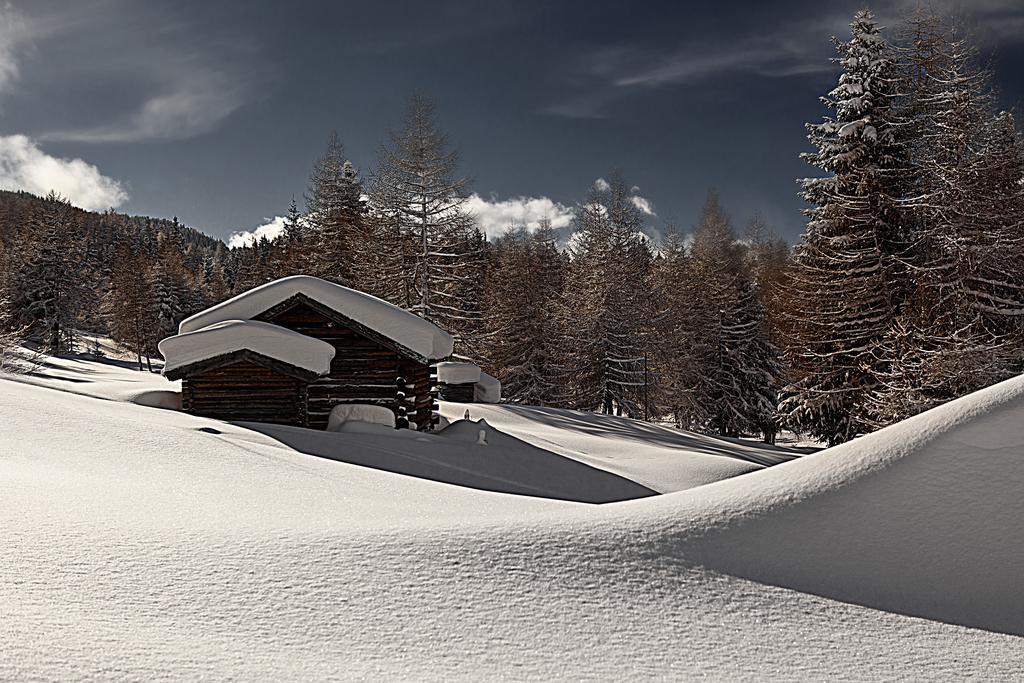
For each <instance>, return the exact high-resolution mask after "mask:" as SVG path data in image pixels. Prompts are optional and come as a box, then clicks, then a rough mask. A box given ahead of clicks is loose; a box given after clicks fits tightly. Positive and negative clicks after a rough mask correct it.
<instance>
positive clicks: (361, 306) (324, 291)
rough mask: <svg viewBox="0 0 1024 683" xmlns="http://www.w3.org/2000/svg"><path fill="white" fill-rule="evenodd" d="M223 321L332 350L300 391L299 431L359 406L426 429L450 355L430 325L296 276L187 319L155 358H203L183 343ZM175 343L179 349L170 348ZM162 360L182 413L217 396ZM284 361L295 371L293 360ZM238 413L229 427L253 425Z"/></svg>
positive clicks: (446, 341)
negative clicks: (178, 389) (177, 385)
mask: <svg viewBox="0 0 1024 683" xmlns="http://www.w3.org/2000/svg"><path fill="white" fill-rule="evenodd" d="M225 321H248V322H250V323H251V322H257V323H261V324H263V325H266V326H267V327H271V328H277V329H281V330H282V331H283V332H287V333H290V334H293V335H296V336H297V337H300V338H305V339H308V340H310V341H312V342H316V343H318V344H321V345H322V346H320V347H318V348H321V349H323V348H324V346H326V347H329V348H330V349H331V350H332V352H333V355H332V357H331V358H330V359H329V364H328V366H327V367H326V368H321V367H318V368H317V370H320V369H323V370H324V371H323V372H318V373H317V374H316V375H315V376H314V377H313V378H312V379H310V380H309V382H308V386H307V387H306V389H305V399H304V401H305V412H304V419H303V422H302V423H301V424H302V425H303V426H309V427H314V428H320V429H323V428H326V427H327V423H328V419H329V416H330V414H331V411H332V409H333V408H334V407H335V406H338V405H345V404H365V405H377V406H385V407H387V408H389V409H391V410H392V411H394V413H395V415H396V418H397V420H398V424H399V425H404V420H406V419H407V420H408V421H409V422H410V426H412V425H415V427H416V428H418V429H420V430H427V429H431V428H432V425H433V422H434V420H435V416H434V408H435V404H434V393H433V389H434V385H435V381H436V377H435V375H434V373H433V370H434V368H433V366H434V363H436V362H437V361H439V360H441V359H443V358H446V357H448V356H449V355H451V352H452V338H451V336H450V335H449V334H448V333H446V332H444V331H443V330H441V329H440V328H438V327H437V326H436V325H434V324H432V323H430V322H428V321H426V320H424V319H422V318H420V317H418V316H416V315H414V314H412V313H409V312H408V311H405V310H403V309H401V308H399V307H397V306H394V305H392V304H390V303H388V302H386V301H383V300H381V299H378V298H376V297H374V296H371V295H369V294H365V293H363V292H359V291H356V290H354V289H349V288H348V287H342V286H340V285H336V284H333V283H330V282H327V281H325V280H321V279H319V278H315V277H310V276H306V275H295V276H291V277H286V278H282V279H280V280H275V281H274V282H269V283H267V284H265V285H261V286H260V287H256V288H255V289H251V290H249V291H247V292H243V293H242V294H239V295H237V296H235V297H233V298H231V299H228V300H227V301H225V302H223V303H221V304H218V305H216V306H213V307H211V308H208V309H206V310H205V311H202V312H200V313H197V314H196V315H193V316H192V317H190V318H186V319H185V320H184V321H182V323H181V325H179V327H178V332H179V334H178V335H176V336H175V337H170V338H168V339H166V340H164V341H163V342H161V347H160V348H161V351H162V352H163V351H164V349H165V345H167V346H166V348H167V350H168V351H169V352H171V355H172V356H175V355H176V354H179V353H181V351H180V350H179V349H180V348H184V347H194V348H196V349H197V350H196V351H195V352H194V353H196V354H198V355H209V354H210V353H211V352H212V351H211V350H210V349H205V350H204V346H205V345H206V343H207V342H206V341H205V340H193V341H189V338H190V335H194V334H198V333H199V332H202V331H204V330H208V329H209V328H211V327H215V326H217V325H219V324H222V323H224V322H225ZM182 339H184V340H185V341H184V342H180V341H174V340H182ZM286 346H287V345H286ZM244 348H245V349H246V350H248V351H250V352H255V351H256V350H254V349H251V348H249V347H244ZM296 348H299V347H298V345H296ZM264 351H266V348H264ZM164 355H165V358H167V360H168V364H169V365H170V367H171V370H170V372H168V371H167V370H166V369H165V374H167V375H168V376H169V377H170V376H172V375H173V376H176V377H181V378H182V402H183V407H184V406H185V401H186V393H187V392H188V393H191V394H193V395H196V394H197V392H198V395H197V396H195V397H194V399H193V403H192V404H191V405H193V406H195V405H199V404H197V403H195V400H196V399H198V400H200V403H201V404H202V405H204V406H205V405H207V404H208V403H209V402H212V401H216V400H217V396H216V395H213V394H211V395H204V394H205V392H206V391H207V387H206V385H202V384H200V385H197V384H196V383H195V379H196V378H195V377H194V368H192V367H189V366H185V367H182V366H181V364H180V363H175V362H173V358H172V357H168V356H167V354H166V353H165V354H164ZM264 355H268V354H266V353H264ZM278 360H281V359H280V358H278ZM291 361H292V364H293V365H295V363H294V361H296V358H294V357H292V358H291ZM296 367H301V366H296ZM200 369H204V368H202V366H200ZM279 369H280V367H279ZM253 385H254V386H253V387H251V388H252V390H253V391H254V392H255V393H257V394H259V393H263V390H262V389H260V388H259V386H257V385H258V382H256V381H254V382H253ZM186 387H188V389H186ZM186 409H187V408H186ZM194 412H200V411H198V410H196V411H194ZM243 413H245V411H244V406H243V407H240V409H239V414H238V415H236V416H233V417H232V419H257V418H252V417H248V416H247V415H246V414H243ZM202 414H208V413H202ZM271 421H274V420H271Z"/></svg>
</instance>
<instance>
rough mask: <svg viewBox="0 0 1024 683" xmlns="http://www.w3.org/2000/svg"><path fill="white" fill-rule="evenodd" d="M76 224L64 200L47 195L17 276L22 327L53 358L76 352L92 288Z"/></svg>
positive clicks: (17, 304) (33, 227)
mask: <svg viewBox="0 0 1024 683" xmlns="http://www.w3.org/2000/svg"><path fill="white" fill-rule="evenodd" d="M76 218H77V217H76V215H75V211H74V209H73V208H72V206H71V204H70V203H68V201H67V200H66V199H64V198H62V197H59V196H58V195H57V194H56V193H53V192H51V193H50V194H49V195H47V197H46V199H45V201H44V202H43V204H41V205H40V207H39V209H38V211H37V212H36V214H35V215H34V216H33V217H32V219H31V220H32V227H31V228H30V230H29V233H30V240H31V244H32V247H31V255H30V257H29V260H28V261H27V262H26V263H24V264H22V267H21V268H20V269H19V272H18V273H17V274H16V276H15V277H16V279H17V283H16V287H15V289H16V291H17V292H18V296H19V299H18V300H17V301H16V308H17V309H18V310H20V311H22V312H23V320H22V321H21V322H23V324H25V325H27V326H28V327H29V333H30V335H31V336H32V337H33V338H35V339H37V340H38V341H39V342H40V344H41V346H42V348H44V349H45V350H46V351H48V352H49V353H52V354H60V353H68V352H72V351H74V345H75V339H76V329H75V327H76V324H77V323H78V321H79V317H80V314H81V306H82V300H83V298H84V293H83V289H84V287H86V286H87V284H88V283H87V282H86V278H85V277H84V273H83V265H84V263H85V260H84V255H83V252H82V246H83V241H82V240H81V239H80V235H79V224H78V222H77V220H76Z"/></svg>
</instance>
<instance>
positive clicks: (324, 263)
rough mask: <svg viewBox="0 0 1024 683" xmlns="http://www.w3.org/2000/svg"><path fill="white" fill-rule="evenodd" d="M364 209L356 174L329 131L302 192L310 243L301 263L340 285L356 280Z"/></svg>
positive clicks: (318, 274)
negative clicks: (320, 153) (322, 153)
mask: <svg viewBox="0 0 1024 683" xmlns="http://www.w3.org/2000/svg"><path fill="white" fill-rule="evenodd" d="M365 212H366V209H365V206H364V204H363V198H362V185H361V183H360V182H359V177H358V174H357V173H356V170H355V167H354V166H353V165H352V164H351V163H350V162H349V161H347V160H346V159H345V158H344V148H343V147H342V145H341V142H340V140H339V139H338V134H337V133H333V134H332V135H331V137H330V139H329V140H328V143H327V150H326V152H325V153H324V156H322V157H321V158H320V159H318V160H317V162H316V164H315V165H314V167H313V174H312V176H311V177H310V181H309V192H308V193H307V195H306V222H307V224H308V228H307V230H306V231H305V232H307V233H308V235H309V242H310V244H309V246H308V252H307V253H308V258H307V259H306V264H305V265H306V266H307V267H308V268H309V269H310V270H311V271H312V274H314V275H317V276H318V277H322V278H324V279H326V280H330V281H331V282H336V283H338V284H340V285H345V286H353V285H356V284H357V283H356V281H355V280H356V269H357V265H356V264H357V262H358V261H359V251H360V250H361V249H362V248H363V246H364V244H363V242H362V240H361V238H362V236H363V232H364V226H363V219H364V214H365ZM295 225H296V226H297V225H298V220H297V219H296V223H295Z"/></svg>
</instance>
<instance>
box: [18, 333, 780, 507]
mask: <svg viewBox="0 0 1024 683" xmlns="http://www.w3.org/2000/svg"><path fill="white" fill-rule="evenodd" d="M91 343H92V342H91V341H90V343H89V344H86V345H84V346H86V347H88V346H89V345H91ZM98 343H99V344H100V348H101V350H102V351H103V353H104V354H105V356H104V357H102V358H95V357H92V356H90V355H89V354H82V355H79V356H76V357H71V358H58V357H52V356H36V357H34V359H33V363H32V365H31V371H30V372H29V373H28V374H27V375H19V376H17V377H15V378H14V379H17V380H18V381H21V382H28V383H31V384H35V385H38V386H45V387H48V388H53V389H60V390H62V391H67V392H71V393H76V394H81V395H84V396H92V397H95V398H106V399H110V400H114V401H127V402H130V403H137V404H140V405H146V406H154V407H161V408H172V409H173V408H177V407H179V406H180V404H181V402H180V397H179V395H178V392H180V389H181V383H180V382H169V381H167V380H166V379H164V378H163V377H162V376H160V375H159V374H156V373H152V372H139V371H137V362H136V361H135V360H134V359H131V358H128V357H125V356H124V355H123V354H122V353H121V352H120V351H119V350H118V349H117V347H116V346H115V345H112V344H111V343H110V342H109V340H104V339H102V338H100V339H99V341H98ZM24 355H25V356H26V357H27V356H29V355H30V354H29V353H28V352H26V353H25V354H24ZM467 408H468V409H469V410H470V417H471V418H472V420H480V419H485V420H486V421H487V422H488V423H489V425H482V426H469V425H467V424H463V425H457V426H456V427H454V428H452V431H450V432H447V433H446V435H445V436H443V437H442V436H441V435H440V434H438V435H431V434H419V433H412V432H395V431H393V430H391V431H389V430H384V431H380V430H377V431H376V432H371V433H360V432H359V431H358V430H346V432H345V433H343V434H328V433H324V432H320V431H310V430H305V429H293V428H289V427H280V426H276V425H261V424H255V423H253V424H249V425H247V426H248V427H249V428H250V429H252V430H255V431H260V432H263V433H264V434H267V435H269V436H271V437H273V438H275V439H277V440H278V441H280V442H281V443H284V444H287V445H289V446H290V447H292V448H294V449H295V450H297V451H300V452H303V453H308V454H314V455H319V456H322V457H328V458H332V459H335V460H340V461H344V462H350V463H353V464H359V465H365V466H368V467H377V468H379V469H385V470H388V471H391V472H395V473H400V474H407V475H410V476H418V477H425V478H428V479H433V480H437V481H444V482H448V483H452V484H458V485H461V486H471V487H475V488H483V489H486V490H493V491H500V492H505V493H518V494H523V495H534V496H542V497H550V498H558V499H569V500H577V501H582V502H608V501H614V500H626V499H630V498H637V497H641V496H647V495H653V494H654V493H666V492H670V491H680V490H683V489H686V488H691V487H694V486H700V485H703V484H707V483H710V482H712V481H719V480H721V479H726V478H728V477H733V476H736V475H739V474H744V473H746V472H751V471H754V470H757V469H760V468H761V466H762V464H773V463H776V462H781V461H783V460H786V459H790V458H793V457H796V455H797V452H796V451H787V450H784V449H776V448H772V447H770V446H765V445H763V444H758V443H756V442H753V441H750V442H737V441H732V440H727V439H718V438H714V437H708V436H702V435H697V434H692V433H689V432H681V431H678V430H674V429H667V428H663V427H657V426H653V425H648V424H644V423H640V422H636V421H633V420H628V419H624V418H616V417H609V416H601V415H592V414H588V413H580V412H576V411H569V410H557V409H550V408H530V407H523V406H504V405H482V404H472V405H466V404H458V403H451V404H447V403H442V413H443V414H444V415H445V416H446V417H448V418H449V419H450V420H452V421H453V422H454V421H456V420H460V419H461V418H462V417H463V416H464V414H465V412H466V409H467ZM481 428H486V429H485V431H487V434H488V436H487V439H488V444H487V446H486V447H484V448H481V447H479V446H478V445H477V444H476V443H475V441H476V440H477V438H478V434H479V431H480V429H481ZM496 430H497V431H496Z"/></svg>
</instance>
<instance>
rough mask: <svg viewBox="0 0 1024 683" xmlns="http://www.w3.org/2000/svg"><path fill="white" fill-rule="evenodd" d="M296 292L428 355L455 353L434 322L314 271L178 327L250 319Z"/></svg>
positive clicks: (186, 329)
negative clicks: (316, 275)
mask: <svg viewBox="0 0 1024 683" xmlns="http://www.w3.org/2000/svg"><path fill="white" fill-rule="evenodd" d="M296 294H304V295H306V296H308V297H309V298H310V299H313V300H314V301H317V302H319V303H321V304H323V305H324V306H327V307H328V308H330V309H333V310H335V311H338V312H339V313H341V314H342V315H344V316H346V317H348V318H350V319H351V320H354V321H355V322H357V323H359V324H361V325H365V326H366V327H368V328H369V329H371V330H374V331H375V332H377V333H378V334H380V335H382V336H384V337H387V338H388V339H391V340H392V341H395V342H397V343H399V344H401V345H402V346H404V347H405V348H407V349H410V350H411V351H414V352H415V353H418V354H419V355H421V356H423V357H424V358H429V359H440V358H446V357H448V356H450V355H451V353H452V337H451V335H449V334H448V333H447V332H445V331H444V330H442V329H441V328H439V327H437V326H436V325H434V324H433V323H431V322H429V321H427V320H424V319H423V318H420V317H419V316H417V315H415V314H413V313H410V312H408V311H406V310H403V309H401V308H399V307H398V306H394V305H392V304H389V303H388V302H386V301H384V300H383V299H378V298H377V297H375V296H371V295H369V294H366V293H364V292H360V291H358V290H355V289H349V288H348V287H342V286H341V285H336V284H334V283H332V282H327V281H326V280H321V279H320V278H316V277H311V276H309V275H292V276H289V277H284V278H281V279H280V280H274V281H273V282H268V283H266V284H264V285H260V286H259V287H256V288H254V289H250V290H249V291H247V292H243V293H241V294H239V295H237V296H234V297H232V298H230V299H228V300H227V301H225V302H223V303H219V304H217V305H216V306H212V307H210V308H208V309H206V310H205V311H201V312H199V313H196V314H195V315H193V316H191V317H189V318H185V320H183V321H182V322H181V324H180V325H179V326H178V331H179V332H181V333H185V332H194V331H196V330H199V329H202V328H203V327H206V326H208V325H212V324H214V323H219V322H223V321H225V320H248V319H250V318H252V317H254V316H256V315H259V314H260V313H263V312H264V311H266V310H267V309H270V308H273V307H274V306H276V305H277V304H279V303H282V302H284V301H287V300H288V299H290V298H291V297H293V296H295V295H296Z"/></svg>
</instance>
